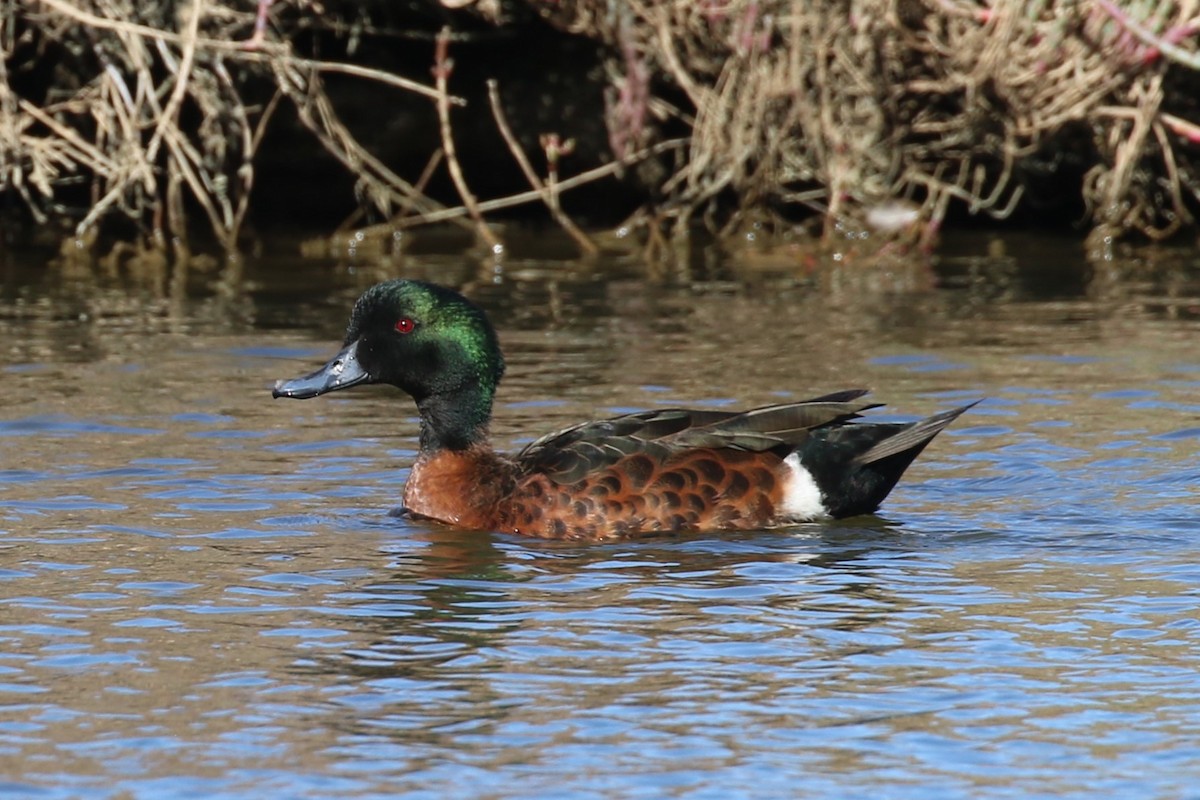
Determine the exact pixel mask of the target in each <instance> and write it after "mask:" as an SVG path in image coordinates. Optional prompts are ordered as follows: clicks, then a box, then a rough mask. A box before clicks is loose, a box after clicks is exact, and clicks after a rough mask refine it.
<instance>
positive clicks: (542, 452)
mask: <svg viewBox="0 0 1200 800" xmlns="http://www.w3.org/2000/svg"><path fill="white" fill-rule="evenodd" d="M864 394H866V390H865V389H852V390H848V391H844V392H836V393H834V394H829V395H824V396H822V397H818V398H814V399H812V400H803V401H800V402H797V403H783V404H780V405H773V406H764V407H762V408H756V409H752V410H750V411H744V412H730V411H709V410H703V411H701V410H692V409H682V408H669V409H660V410H653V411H639V412H637V413H634V414H624V415H622V416H619V417H613V418H611V419H603V420H594V421H591V422H584V423H580V424H579V425H574V426H572V427H570V428H566V429H564V430H561V431H556V432H555V433H551V434H549V435H547V436H543V437H542V438H540V439H538V440H537V441H534V442H531V443H530V444H528V445H526V447H525V448H524V449H523V450H521V452H520V453H518V454H517V463H518V464H519V465H520V467H521V468H522V470H523V471H525V472H541V473H544V474H546V475H547V476H548V477H550V478H551V479H552V480H554V481H555V482H556V483H560V484H565V483H573V482H575V481H577V480H580V479H581V478H583V477H584V476H586V475H587V474H589V473H591V472H593V471H595V470H599V469H603V468H605V467H607V466H610V465H611V464H614V463H616V462H617V461H619V460H620V459H622V458H625V457H627V456H631V455H635V454H638V453H641V454H645V455H647V456H649V457H650V458H652V459H654V460H655V461H659V462H661V461H662V460H664V459H665V458H667V457H668V456H670V455H671V454H673V453H678V452H681V451H684V450H692V449H699V448H707V449H714V450H721V449H734V450H744V451H750V452H756V453H758V452H763V451H767V450H774V449H777V448H778V449H781V450H790V449H792V448H794V447H795V446H796V445H798V444H800V443H801V442H803V441H804V439H806V438H807V437H808V432H809V431H810V430H813V429H814V428H820V427H824V426H826V425H834V424H839V423H843V422H846V421H849V420H852V419H855V418H857V417H858V416H859V414H860V412H862V411H865V410H866V409H869V408H875V407H877V406H878V405H879V404H878V403H856V402H854V401H855V400H857V399H858V398H860V397H862V396H863V395H864Z"/></svg>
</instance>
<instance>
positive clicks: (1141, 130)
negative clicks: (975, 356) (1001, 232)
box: [531, 0, 1200, 238]
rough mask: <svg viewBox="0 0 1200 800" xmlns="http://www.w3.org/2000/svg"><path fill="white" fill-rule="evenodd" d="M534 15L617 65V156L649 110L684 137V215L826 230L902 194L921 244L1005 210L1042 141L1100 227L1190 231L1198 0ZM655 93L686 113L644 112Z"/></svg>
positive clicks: (851, 224) (801, 5)
mask: <svg viewBox="0 0 1200 800" xmlns="http://www.w3.org/2000/svg"><path fill="white" fill-rule="evenodd" d="M531 2H533V3H534V4H535V5H538V6H540V7H541V8H542V9H543V11H544V13H545V14H546V15H547V16H549V17H550V18H551V19H553V20H554V21H555V22H556V23H557V24H558V25H560V26H562V27H563V28H566V29H569V30H572V31H575V32H579V33H583V34H585V35H589V36H592V37H595V38H597V39H601V40H603V41H605V42H608V43H609V44H610V45H611V46H612V49H613V50H614V52H615V53H617V54H619V55H617V56H614V58H613V69H612V77H613V82H614V84H615V86H616V87H617V88H616V91H615V92H614V102H613V103H612V105H611V107H610V113H609V124H610V130H611V131H612V137H613V145H614V149H615V150H616V151H617V152H618V154H619V153H620V152H621V151H622V149H623V148H624V147H625V146H626V143H628V142H637V141H639V139H640V137H642V136H644V135H645V131H646V124H645V123H646V120H647V119H649V118H651V117H653V116H654V115H655V114H656V113H657V114H658V115H659V116H664V117H666V116H673V117H676V118H677V119H679V120H681V121H682V122H683V123H684V124H686V125H687V126H689V127H690V130H691V137H690V146H689V153H688V158H687V160H686V163H685V165H684V166H683V167H682V169H680V170H679V171H678V172H677V173H676V174H675V175H674V177H673V178H672V179H671V181H670V182H669V183H668V185H667V189H668V191H669V195H670V198H671V200H670V203H669V204H668V211H669V213H670V214H672V215H674V216H675V217H676V218H677V219H679V220H680V221H681V222H686V221H687V220H688V218H689V217H691V216H693V215H695V214H696V213H697V212H699V211H703V210H704V209H705V208H706V206H707V204H708V202H709V200H710V199H711V198H714V197H717V196H719V195H721V194H723V193H727V192H732V193H733V194H734V195H735V196H736V197H737V198H738V199H739V203H740V205H741V206H742V207H743V208H747V209H753V208H756V207H758V206H760V205H762V204H764V203H766V204H772V205H775V206H782V207H787V206H788V205H792V204H799V205H801V206H806V207H809V208H813V209H815V210H817V211H819V212H820V213H821V214H822V215H824V219H825V221H826V226H825V230H826V233H827V234H832V233H834V232H836V231H844V230H855V229H860V228H861V229H866V228H869V227H871V222H872V217H873V214H874V212H877V211H879V210H881V209H882V210H887V209H889V208H893V207H894V203H895V202H896V201H897V200H901V201H907V202H909V203H911V204H912V207H913V208H914V209H919V216H918V217H917V222H918V224H917V225H916V226H915V227H914V230H915V231H918V232H919V234H920V235H921V236H923V237H929V236H931V235H932V234H933V233H934V232H936V230H937V228H938V227H939V226H940V224H941V223H942V220H943V218H944V216H945V214H946V212H947V209H948V208H949V206H950V204H951V203H956V202H957V203H961V204H962V205H965V206H966V207H967V208H968V209H969V210H970V211H972V212H976V213H986V214H990V215H992V216H994V217H1005V216H1007V215H1009V214H1010V213H1011V212H1012V211H1013V210H1014V209H1015V208H1016V207H1017V206H1018V205H1019V204H1020V203H1021V201H1022V199H1023V198H1022V193H1023V192H1024V191H1025V190H1026V188H1025V183H1024V182H1023V181H1022V179H1021V171H1022V169H1023V168H1024V167H1026V166H1028V165H1029V164H1030V163H1032V162H1033V159H1032V157H1033V156H1034V155H1035V154H1041V155H1042V156H1043V159H1042V161H1043V162H1044V161H1045V160H1046V158H1045V154H1046V153H1047V152H1053V151H1054V150H1055V149H1056V148H1060V149H1064V150H1070V151H1071V152H1070V153H1069V155H1070V156H1073V157H1077V158H1079V159H1080V160H1082V161H1084V162H1086V163H1085V164H1084V167H1085V169H1084V171H1085V177H1084V179H1083V181H1082V186H1075V187H1072V186H1063V187H1061V190H1062V191H1063V192H1064V193H1068V194H1069V193H1071V192H1078V195H1077V196H1081V197H1082V199H1083V201H1084V203H1085V204H1086V207H1087V213H1088V214H1089V216H1090V221H1091V222H1092V224H1093V225H1094V226H1096V228H1097V230H1098V231H1102V232H1104V233H1105V234H1106V235H1107V234H1112V233H1114V232H1115V233H1123V232H1126V231H1138V232H1141V233H1143V234H1145V235H1146V236H1149V237H1152V238H1161V237H1163V236H1166V235H1169V234H1171V233H1173V232H1174V231H1175V230H1176V229H1178V227H1179V226H1180V225H1182V224H1187V223H1191V222H1192V221H1193V217H1192V213H1191V209H1193V208H1195V207H1196V201H1197V198H1198V197H1200V174H1198V171H1197V167H1200V164H1198V163H1197V156H1198V154H1200V148H1198V145H1200V125H1198V124H1197V123H1198V122H1200V106H1198V104H1197V98H1198V97H1200V93H1198V92H1197V91H1196V87H1197V77H1196V71H1197V69H1198V67H1200V54H1198V53H1197V51H1196V37H1197V34H1200V16H1198V14H1200V7H1198V3H1197V0H1182V1H1180V2H1173V1H1172V0H1166V1H1163V0H1127V1H1126V2H1120V3H1118V2H1115V0H992V2H977V1H975V0H859V1H858V2H839V3H827V2H810V1H809V0H630V2H628V3H622V4H618V5H617V6H616V8H617V9H618V11H617V13H615V14H614V13H612V12H611V11H610V10H609V8H610V4H608V3H606V2H601V0H577V1H576V2H570V1H569V0H568V2H560V0H531ZM656 81H657V82H658V83H663V82H666V83H669V84H673V85H674V86H675V87H677V88H678V89H679V90H680V91H681V92H682V93H683V95H684V97H685V98H686V102H683V103H679V104H678V107H677V108H665V107H664V106H663V104H661V103H659V104H657V106H656V104H655V103H654V101H653V100H652V99H651V98H652V96H653V94H654V90H653V88H652V87H654V86H655V83H656ZM1081 137H1082V138H1083V140H1084V141H1085V142H1086V145H1087V147H1088V148H1089V151H1087V152H1079V151H1078V147H1079V145H1078V140H1079V139H1080V138H1081ZM1050 158H1051V159H1052V158H1053V156H1051V157H1050ZM1043 166H1044V163H1043ZM883 217H884V218H885V219H886V218H887V217H888V215H886V214H885V215H883ZM893 218H896V219H900V220H904V219H905V218H906V217H905V215H903V214H898V215H893ZM734 223H735V224H736V219H735V220H734Z"/></svg>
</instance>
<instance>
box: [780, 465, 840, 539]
mask: <svg viewBox="0 0 1200 800" xmlns="http://www.w3.org/2000/svg"><path fill="white" fill-rule="evenodd" d="M783 464H784V466H785V467H787V468H788V474H786V475H785V476H784V483H783V502H782V503H781V504H780V506H779V516H780V518H782V519H786V520H790V521H792V522H807V521H808V520H813V519H820V518H821V517H827V516H829V510H828V509H827V508H825V501H824V500H823V499H822V498H821V490H820V489H819V488H817V482H816V481H815V480H813V476H812V473H811V472H809V471H808V470H807V469H805V468H804V467H803V466H801V465H800V455H799V454H798V453H792V454H791V455H790V456H788V457H787V458H785V459H784V460H783Z"/></svg>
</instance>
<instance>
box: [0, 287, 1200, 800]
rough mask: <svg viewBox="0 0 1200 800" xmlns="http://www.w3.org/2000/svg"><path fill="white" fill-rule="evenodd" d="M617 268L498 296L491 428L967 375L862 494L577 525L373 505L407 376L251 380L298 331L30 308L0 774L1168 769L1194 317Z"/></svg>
mask: <svg viewBox="0 0 1200 800" xmlns="http://www.w3.org/2000/svg"><path fill="white" fill-rule="evenodd" d="M609 285H610V284H605V283H603V282H599V281H591V282H588V283H587V284H586V286H581V287H576V288H574V289H572V288H570V287H568V289H567V291H566V294H565V299H563V298H562V297H560V298H558V299H557V300H555V302H556V303H560V304H565V305H559V306H555V307H554V308H542V307H541V306H538V307H536V308H534V307H529V308H517V307H516V306H517V305H518V302H519V301H521V298H522V297H524V298H525V301H528V298H529V296H531V295H521V294H520V289H521V287H517V288H512V292H513V294H512V295H511V296H510V295H506V294H505V293H504V292H505V289H504V287H500V288H493V289H490V290H489V291H490V292H492V294H490V295H488V296H489V297H490V298H491V302H492V303H493V304H494V305H495V308H494V310H495V311H496V312H497V314H498V316H499V318H500V319H502V320H507V322H506V323H504V325H502V330H501V335H502V337H504V340H505V342H506V346H507V347H508V355H509V361H510V380H509V382H508V383H506V384H505V387H504V389H502V394H501V397H500V403H499V414H498V419H497V421H496V425H495V433H496V436H497V438H498V439H499V440H500V441H501V442H502V443H504V444H505V445H508V446H514V445H517V444H519V443H522V442H527V441H529V440H531V439H532V438H533V437H535V436H537V435H539V434H540V433H543V432H545V431H546V430H548V429H550V428H552V427H554V426H556V425H565V424H568V423H570V422H573V421H577V420H578V419H581V418H583V417H586V416H588V415H590V414H593V413H603V412H604V411H606V410H614V409H616V410H621V411H628V410H637V409H642V408H648V407H654V406H665V405H673V404H678V403H685V402H686V403H689V404H696V405H703V404H709V405H714V406H726V405H731V404H737V405H751V404H755V403H761V402H769V401H770V400H772V399H774V398H776V397H779V396H797V394H798V393H804V392H810V391H821V390H831V389H834V388H840V387H843V386H852V385H870V386H873V387H874V388H875V391H876V396H877V397H878V399H879V400H881V401H886V402H888V403H889V407H888V408H886V409H881V410H880V411H879V412H878V413H879V416H880V417H881V418H886V419H912V418H913V417H915V416H917V415H922V414H927V413H931V412H933V411H934V410H937V409H939V408H945V407H949V406H951V405H954V404H956V403H961V402H963V401H964V400H968V399H975V398H978V397H981V396H986V397H987V400H986V401H985V402H984V403H983V404H982V405H980V406H978V407H976V408H975V409H973V410H972V412H971V413H970V414H968V415H967V416H964V417H963V418H962V419H961V420H959V422H958V423H956V425H955V426H954V427H952V428H951V429H949V430H947V431H946V432H945V433H944V434H943V435H942V436H941V437H939V439H938V440H937V441H936V442H935V443H934V445H933V446H931V447H930V449H929V450H928V452H927V453H926V454H925V455H924V456H923V457H922V459H921V460H920V461H919V462H918V463H917V464H916V466H914V468H913V469H912V471H911V473H910V475H909V476H908V477H907V478H906V479H905V481H903V482H902V484H901V486H900V487H899V488H898V489H897V490H896V492H895V494H894V495H893V497H892V498H891V499H890V500H889V502H888V504H887V505H886V506H885V508H884V510H883V511H882V512H881V515H880V516H878V517H869V518H862V519H855V520H847V521H843V522H840V523H835V524H822V525H816V524H814V525H801V526H795V527H793V528H789V529H787V530H782V531H762V532H743V533H733V534H710V535H701V536H695V537H682V538H678V539H672V538H661V539H647V540H641V541H635V542H617V543H606V544H582V545H580V544H571V545H568V544H562V543H545V542H536V541H529V540H525V539H521V538H517V537H511V536H504V535H496V534H482V533H475V532H457V531H451V530H446V529H442V528H438V527H435V526H430V525H425V524H421V523H417V522H413V521H412V520H409V519H406V518H403V517H399V516H396V515H394V514H393V513H391V512H392V510H393V509H394V508H395V506H396V505H398V503H399V497H400V493H401V487H402V486H403V482H404V479H405V477H406V474H407V468H408V466H409V465H410V464H411V462H412V459H413V457H414V456H415V448H416V427H415V423H414V419H413V412H412V409H411V408H410V407H409V406H408V405H407V404H406V403H405V402H404V401H402V400H401V399H400V398H398V397H397V396H395V395H394V394H390V393H387V392H384V391H373V390H368V391H365V392H363V393H361V394H358V395H354V396H352V397H348V398H337V399H335V400H334V401H331V402H328V403H323V402H318V401H313V402H311V403H305V404H285V403H282V402H272V401H271V400H270V398H269V391H268V389H269V386H270V382H271V380H272V379H273V378H275V377H278V376H279V375H282V374H292V373H294V372H296V369H297V367H298V366H301V365H306V364H309V363H315V362H316V361H318V360H319V359H320V358H321V357H322V356H323V355H324V354H325V353H326V350H327V349H328V348H325V347H323V346H314V345H313V343H312V336H313V335H315V334H310V335H309V336H308V337H307V338H305V337H301V336H298V335H293V334H285V333H281V332H278V331H275V332H267V331H263V330H254V329H253V328H251V329H238V328H237V326H236V325H235V324H233V323H230V324H229V325H226V326H219V325H215V324H214V323H212V322H211V321H200V320H198V319H192V318H188V319H185V320H183V321H181V322H180V324H181V325H189V324H190V325H194V326H195V329H194V330H193V331H191V332H190V333H189V334H187V335H180V336H172V335H169V334H162V335H161V336H160V338H158V339H156V340H154V341H153V342H151V343H150V344H146V343H144V342H140V341H139V347H142V348H144V349H141V350H133V349H128V350H127V349H123V348H124V347H126V346H127V345H128V344H129V341H128V337H129V336H131V335H132V334H135V333H136V330H132V331H126V332H124V333H122V334H121V335H123V336H126V337H127V338H126V339H120V338H117V339H113V340H104V342H103V344H104V345H105V346H104V347H98V348H97V349H98V350H100V351H102V352H107V353H126V352H128V355H125V356H121V357H120V358H123V359H124V363H123V364H122V363H117V364H114V363H106V362H104V361H97V362H96V363H88V362H87V361H86V359H84V360H80V359H79V358H78V356H71V357H67V356H56V355H55V353H56V352H58V351H56V350H55V347H57V346H58V345H59V343H58V340H57V339H55V338H54V337H57V336H61V335H64V332H63V329H62V326H61V325H57V324H56V325H53V326H49V327H45V328H39V327H38V326H37V325H36V320H32V321H18V322H19V323H20V324H21V325H26V326H27V327H23V328H21V329H20V330H19V331H14V332H13V334H14V335H17V334H20V337H22V338H21V339H20V340H21V341H22V342H24V343H25V345H23V346H24V347H26V349H27V350H29V353H24V351H22V352H21V353H18V354H17V355H19V356H21V360H20V363H18V364H12V365H9V367H8V368H6V370H5V373H6V375H8V376H9V377H11V378H13V379H14V385H13V386H12V387H11V389H10V391H9V392H8V394H7V395H6V398H5V400H4V403H5V406H4V413H3V418H2V419H0V442H3V444H2V445H0V447H2V450H0V453H2V454H3V456H2V457H3V460H2V461H0V553H3V555H4V560H3V562H2V563H0V587H2V588H3V589H4V591H3V595H2V596H0V699H2V700H4V702H3V703H0V763H3V764H5V769H4V771H3V773H2V774H3V775H4V776H5V780H6V782H3V783H0V796H5V797H7V796H12V797H47V798H119V797H135V798H143V797H144V798H173V797H180V798H182V797H196V796H204V797H229V798H261V797H295V798H308V797H312V798H317V797H321V798H326V797H397V796H405V797H429V798H443V797H496V798H499V797H556V798H559V797H561V798H617V797H620V798H624V797H629V798H634V797H655V798H657V797H679V798H729V797H738V798H742V797H745V798H773V797H813V798H844V797H858V796H863V797H888V798H913V799H914V800H917V799H918V798H919V800H928V799H929V798H960V797H972V798H975V797H989V798H991V797H995V798H1009V797H1011V798H1029V797H1077V798H1089V799H1090V798H1096V797H1163V798H1175V797H1189V796H1193V795H1194V794H1195V790H1194V789H1193V788H1192V783H1193V781H1194V776H1195V775H1197V774H1200V621H1198V620H1197V615H1196V606H1197V602H1198V600H1200V517H1198V516H1197V514H1196V501H1195V487H1196V485H1197V483H1198V482H1200V461H1198V460H1197V450H1196V444H1197V440H1198V439H1200V427H1198V425H1200V423H1198V422H1197V414H1200V405H1197V403H1196V401H1195V391H1196V388H1197V383H1196V382H1195V381H1194V380H1189V379H1188V378H1189V377H1191V376H1193V375H1194V373H1195V372H1196V371H1197V369H1200V365H1198V364H1197V361H1196V358H1197V356H1196V352H1195V350H1194V341H1195V334H1196V330H1195V327H1194V326H1195V323H1194V322H1190V321H1188V320H1167V321H1164V320H1160V319H1155V318H1151V317H1147V316H1145V315H1139V316H1136V317H1135V318H1133V319H1126V318H1120V317H1118V318H1116V319H1114V320H1113V321H1112V324H1113V326H1114V327H1117V328H1119V335H1109V334H1108V333H1107V332H1106V331H1105V330H1104V327H1103V326H1095V327H1089V328H1088V329H1087V330H1080V329H1078V328H1072V327H1070V326H1069V325H1067V323H1065V322H1064V321H1063V320H1064V319H1065V318H1068V317H1071V315H1072V314H1073V313H1074V312H1073V311H1072V307H1071V304H1070V303H1068V302H1067V301H1064V300H1062V299H1061V298H1060V299H1058V300H1056V302H1055V304H1054V305H1053V307H1050V306H1041V305H1039V304H1037V303H1035V302H1032V301H1030V303H1029V307H1028V308H1024V309H1022V308H1019V307H1017V306H1019V305H1020V302H1021V301H1020V298H1019V297H1018V298H1017V301H1016V302H1013V303H1012V304H996V305H994V306H992V305H988V304H986V303H985V304H983V305H976V306H973V308H974V309H975V312H974V314H975V316H972V315H967V314H963V313H961V312H960V309H961V308H962V307H963V304H962V303H961V302H959V301H960V299H961V298H960V297H959V296H958V295H955V294H954V292H955V291H959V290H957V289H943V290H937V291H934V290H920V291H914V292H913V294H912V295H906V296H904V297H903V298H901V299H897V298H896V297H891V296H888V297H878V296H874V297H872V296H863V297H855V298H845V297H842V298H837V297H821V296H819V295H814V293H813V292H811V291H807V290H789V291H784V292H778V293H776V292H762V293H759V294H755V293H754V292H753V291H752V290H749V289H747V290H746V292H745V296H742V295H741V294H730V293H728V292H714V293H709V294H706V293H704V292H702V291H698V290H693V289H691V288H688V287H687V286H682V287H674V288H672V287H669V286H668V287H662V286H655V285H652V284H650V283H649V282H642V283H636V284H634V285H633V288H634V289H636V291H634V290H633V289H631V288H630V286H631V282H630V281H626V282H625V283H624V284H622V283H619V282H615V283H613V284H611V287H613V288H610V289H604V288H602V287H605V286H609ZM510 288H511V287H510ZM556 291H557V290H556ZM609 291H611V292H612V293H613V294H612V295H609V294H605V292H609ZM572 292H577V294H574V295H573V294H572ZM533 294H534V295H536V292H534V293H533ZM350 296H351V297H352V294H350ZM630 297H633V298H635V300H629V298H630ZM622 298H624V299H622ZM1010 299H1011V298H1010ZM901 300H902V302H901ZM1076 302H1077V303H1078V304H1079V305H1080V306H1081V307H1086V308H1085V310H1086V311H1087V312H1088V314H1091V315H1098V314H1099V313H1100V311H1097V308H1098V306H1097V305H1096V304H1094V303H1093V301H1091V300H1090V299H1088V298H1079V299H1078V300H1077V301H1076ZM1107 307H1108V306H1104V308H1107ZM1120 307H1124V306H1120ZM764 308H766V313H764ZM913 308H916V309H920V310H922V312H923V313H922V314H918V315H916V316H917V317H919V318H914V316H913V315H912V314H911V313H909V310H911V309H913ZM631 309H632V310H631ZM655 310H657V311H658V312H660V313H658V314H657V315H656V314H655V313H653V312H654V311H655ZM1076 310H1077V309H1076ZM1102 310H1103V308H1101V311H1102ZM335 311H336V312H337V313H336V315H335V314H334V312H335ZM263 313H264V314H266V315H268V316H270V315H272V314H274V315H276V316H278V315H279V314H280V311H279V309H269V308H268V309H264V312H263ZM313 313H315V312H313ZM322 313H324V312H322ZM343 313H344V309H342V308H340V307H339V308H336V309H333V308H331V310H330V311H329V314H330V318H329V319H325V317H323V316H322V317H320V318H319V319H317V318H313V319H312V320H311V322H312V325H313V328H314V330H318V329H326V328H328V329H330V330H336V326H337V324H340V316H341V315H342V314H343ZM989 315H990V316H989ZM1055 315H1057V316H1055ZM334 316H337V317H339V319H334ZM1072 318H1073V317H1072ZM1088 318H1089V319H1091V318H1092V317H1091V316H1088ZM289 319H293V321H294V315H293V316H292V317H289ZM17 324H18V323H17V322H13V321H12V320H5V319H4V317H3V316H2V315H0V327H4V326H5V325H7V326H10V327H12V326H16V325H17ZM814 326H818V329H817V330H816V332H814ZM1039 326H1040V327H1039ZM1060 333H1061V335H1060ZM76 334H77V335H79V336H84V337H86V336H107V335H109V333H106V332H104V331H100V332H96V331H91V332H79V331H76V332H74V333H71V335H76ZM113 335H116V334H113ZM333 338H336V336H334V337H333ZM331 341H332V340H331ZM780 342H786V343H787V344H788V346H787V347H786V348H781V347H780V346H779V343H780ZM325 344H328V343H325ZM42 345H44V347H42ZM39 348H41V349H39ZM62 352H68V350H65V349H64V350H63V351H62ZM69 352H71V353H75V352H76V351H75V350H69ZM36 353H43V354H44V355H43V356H42V357H44V358H45V359H46V362H47V364H46V365H42V364H40V363H39V362H38V361H37V359H35V358H32V357H30V354H36ZM114 358H115V357H114V356H109V357H108V359H109V361H111V360H113V359H114ZM120 358H118V359H117V360H120ZM67 364H69V365H70V368H69V369H66V365H67ZM748 364H753V365H754V369H753V370H748V369H747V368H746V365H748ZM44 367H45V368H44ZM122 367H129V368H132V369H134V370H135V372H134V373H133V374H137V375H138V376H139V380H143V381H145V383H144V384H143V385H142V386H140V387H139V391H137V392H131V391H130V385H129V383H128V376H129V374H131V373H130V371H129V369H125V368H122ZM17 378H19V379H20V380H19V381H17V380H16V379H17Z"/></svg>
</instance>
